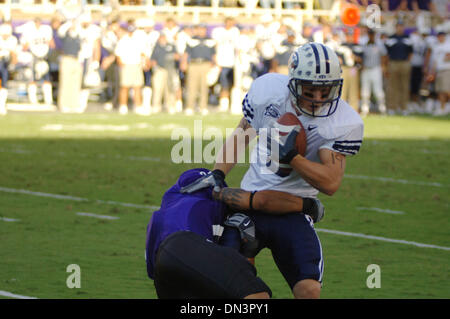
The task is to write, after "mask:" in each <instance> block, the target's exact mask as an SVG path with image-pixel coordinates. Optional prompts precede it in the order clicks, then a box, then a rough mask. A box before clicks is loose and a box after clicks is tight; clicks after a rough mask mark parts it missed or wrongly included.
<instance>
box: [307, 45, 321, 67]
mask: <svg viewBox="0 0 450 319" xmlns="http://www.w3.org/2000/svg"><path fill="white" fill-rule="evenodd" d="M309 45H310V46H311V48H312V49H313V52H314V56H315V58H316V73H317V74H319V73H320V58H319V51H318V50H317V47H316V45H315V44H314V43H310V44H309Z"/></svg>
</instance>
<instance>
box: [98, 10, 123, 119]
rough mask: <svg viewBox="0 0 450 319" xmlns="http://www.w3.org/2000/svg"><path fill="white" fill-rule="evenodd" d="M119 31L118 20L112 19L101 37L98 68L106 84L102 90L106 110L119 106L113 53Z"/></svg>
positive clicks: (117, 80) (115, 62)
mask: <svg viewBox="0 0 450 319" xmlns="http://www.w3.org/2000/svg"><path fill="white" fill-rule="evenodd" d="M119 32H120V23H119V20H117V19H114V20H112V21H111V22H110V23H109V24H108V26H107V27H106V30H105V31H104V33H103V35H102V39H101V43H102V48H103V57H102V62H101V65H100V68H101V70H102V72H103V74H104V81H106V84H107V85H106V88H105V91H104V92H103V94H104V100H106V103H105V104H104V108H105V110H107V111H111V110H112V109H118V108H119V105H118V103H119V67H118V65H117V59H116V55H115V53H114V52H115V50H116V46H117V43H118V42H119Z"/></svg>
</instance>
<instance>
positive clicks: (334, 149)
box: [211, 42, 364, 298]
mask: <svg viewBox="0 0 450 319" xmlns="http://www.w3.org/2000/svg"><path fill="white" fill-rule="evenodd" d="M341 73H342V71H341V67H340V63H339V59H338V57H337V55H336V53H335V52H334V51H333V50H332V49H330V48H329V47H327V46H325V45H323V44H320V43H314V42H311V43H307V44H304V45H303V46H301V47H299V48H298V49H297V50H296V51H295V52H294V53H293V54H292V55H291V57H290V60H289V75H288V76H286V75H281V74H276V73H268V74H266V75H263V76H261V77H259V78H257V79H256V80H255V81H254V82H253V84H252V86H251V88H250V90H249V92H248V94H247V95H246V97H245V98H244V101H243V113H244V117H243V118H242V120H241V121H240V123H239V125H238V127H237V128H236V130H235V131H234V133H233V134H232V135H231V136H230V137H229V138H228V139H227V141H226V143H225V145H224V147H223V149H222V151H221V152H220V153H219V154H218V156H217V159H216V164H215V166H214V171H213V172H212V173H211V175H213V177H214V180H215V182H216V183H217V185H218V186H219V187H218V189H217V190H219V189H220V185H221V180H223V179H224V178H225V176H226V175H227V174H228V173H229V172H230V170H231V169H232V168H233V167H234V165H235V164H236V162H237V158H239V154H237V153H238V150H242V149H244V150H245V147H247V146H248V144H249V142H250V140H252V139H253V138H254V137H256V136H257V135H259V136H260V141H261V140H262V141H263V142H264V137H263V136H264V135H263V134H266V133H269V132H270V129H271V128H273V127H274V123H275V122H276V120H277V119H278V118H279V117H280V116H281V115H283V114H284V113H286V112H291V113H294V114H296V115H297V118H298V119H299V120H300V121H301V122H302V125H303V127H304V129H305V133H306V138H307V147H306V154H305V156H302V155H299V154H298V152H297V150H296V149H295V138H296V135H297V134H298V130H294V129H293V130H292V131H291V132H290V133H289V134H288V135H287V136H286V137H284V138H280V139H279V141H278V142H277V140H276V139H272V140H271V143H258V144H257V147H255V148H254V150H253V152H252V155H251V160H250V168H249V169H248V171H247V173H246V174H245V176H244V178H243V179H242V182H241V188H242V189H243V190H245V191H248V192H251V193H252V194H253V196H252V197H253V199H254V200H255V199H257V197H258V195H259V194H258V191H262V190H276V191H282V192H286V193H289V194H291V195H295V196H299V197H302V198H310V199H315V198H316V196H317V194H318V193H319V192H321V193H324V194H327V195H333V194H334V193H335V192H336V191H337V190H338V189H339V187H340V184H341V182H342V178H343V176H344V171H345V164H346V158H347V157H348V156H352V155H355V154H356V153H358V151H359V148H360V146H361V143H362V138H363V128H364V125H363V121H362V119H361V117H360V116H359V115H358V113H357V112H356V111H355V110H354V109H353V108H352V107H351V106H350V105H348V104H347V102H345V101H343V100H340V95H341V89H342V82H343V80H342V78H341ZM267 135H268V136H269V138H270V133H269V134H266V136H267ZM275 148H278V152H273V154H276V153H278V154H279V158H278V159H276V158H272V156H273V155H272V152H271V151H272V150H274V149H275ZM230 153H231V155H232V156H230ZM222 159H225V160H222ZM230 159H231V160H230ZM272 160H279V161H280V162H284V163H288V164H289V165H290V167H291V168H292V170H291V171H290V172H289V174H283V173H282V172H281V170H279V169H277V168H275V169H272V168H271V167H272V166H273V165H269V163H271V161H272ZM286 175H287V176H286ZM237 195H238V196H239V194H237ZM219 197H220V196H219ZM317 202H318V201H317V200H315V201H314V200H313V201H311V200H310V201H309V203H310V204H307V203H306V202H305V201H304V203H303V205H304V206H305V205H306V204H307V205H311V204H315V203H317ZM304 208H305V207H304ZM249 216H250V217H251V218H252V220H253V221H254V223H255V226H256V238H257V239H258V240H259V247H258V249H257V250H256V251H255V255H256V253H257V252H259V250H260V249H262V248H264V247H267V248H269V249H270V250H271V251H272V255H273V257H274V260H275V262H276V264H277V266H278V268H279V269H280V271H281V273H282V274H283V276H284V278H285V279H286V281H287V282H288V284H289V286H290V287H291V289H292V292H293V294H294V297H295V298H319V296H320V290H321V283H322V275H323V255H322V249H321V245H320V241H319V238H318V236H317V234H316V232H315V230H314V227H313V221H312V220H311V218H310V217H309V216H307V215H306V214H294V213H293V214H285V215H267V214H262V213H260V212H253V213H251V212H250V213H249ZM224 236H225V237H226V234H224Z"/></svg>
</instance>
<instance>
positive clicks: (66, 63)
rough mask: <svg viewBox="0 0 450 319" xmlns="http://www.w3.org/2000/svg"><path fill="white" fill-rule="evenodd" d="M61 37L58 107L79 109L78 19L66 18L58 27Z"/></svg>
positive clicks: (80, 68) (79, 42) (62, 109)
mask: <svg viewBox="0 0 450 319" xmlns="http://www.w3.org/2000/svg"><path fill="white" fill-rule="evenodd" d="M58 35H59V37H60V38H61V53H60V57H59V72H58V73H59V74H58V79H59V80H58V109H59V110H60V111H61V112H63V113H65V112H71V113H72V112H75V113H76V112H79V111H80V93H81V85H82V78H83V67H82V65H81V63H80V61H79V54H80V50H81V30H80V25H79V23H78V21H76V20H75V19H71V20H67V21H66V22H64V23H63V24H62V25H61V26H60V27H59V29H58Z"/></svg>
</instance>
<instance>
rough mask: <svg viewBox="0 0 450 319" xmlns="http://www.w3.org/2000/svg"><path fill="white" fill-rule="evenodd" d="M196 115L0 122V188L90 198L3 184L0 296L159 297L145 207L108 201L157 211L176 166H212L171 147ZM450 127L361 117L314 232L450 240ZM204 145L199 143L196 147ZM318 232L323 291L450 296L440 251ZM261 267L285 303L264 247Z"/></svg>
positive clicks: (329, 294)
mask: <svg viewBox="0 0 450 319" xmlns="http://www.w3.org/2000/svg"><path fill="white" fill-rule="evenodd" d="M199 119H201V118H200V117H183V116H181V115H180V116H169V115H163V114H161V115H156V116H152V117H148V118H144V117H138V116H135V115H131V114H130V115H128V116H125V117H123V116H119V115H116V114H82V115H62V114H26V113H21V114H19V113H15V114H14V113H13V114H8V115H7V116H5V117H1V118H0V128H1V129H0V162H1V163H2V165H1V166H2V170H1V174H0V187H4V188H10V189H25V190H29V191H34V192H43V193H51V194H60V195H70V196H75V197H81V198H86V199H89V201H81V202H80V201H73V200H64V199H54V198H47V197H38V196H31V195H26V194H16V193H10V192H0V217H3V218H14V219H18V220H19V221H16V222H7V221H4V220H1V218H0V242H1V245H0V290H3V291H8V292H11V293H15V294H20V295H25V296H33V297H38V298H156V294H155V291H154V287H153V283H152V281H151V280H149V279H148V278H147V275H146V270H145V260H144V246H145V230H146V226H147V223H148V221H149V219H150V216H151V211H152V210H151V209H150V208H145V207H126V206H121V205H119V204H114V203H106V201H115V202H124V203H134V204H139V205H144V206H159V204H160V199H161V196H162V194H163V193H164V191H165V190H166V189H167V188H168V187H169V186H170V185H171V184H172V183H174V182H175V181H176V179H177V177H178V176H179V174H180V173H181V172H183V171H184V170H186V169H189V168H194V167H202V166H205V167H208V168H211V167H212V165H211V164H204V163H189V164H175V163H173V162H172V161H171V150H172V147H173V146H174V145H176V144H177V143H178V142H179V141H180V140H179V139H176V140H171V134H172V132H173V130H174V129H175V128H188V129H189V130H190V131H191V133H193V130H194V120H199ZM202 120H203V122H202V127H203V130H206V129H208V128H211V127H217V128H219V129H220V130H221V131H222V132H223V133H224V134H225V129H226V128H234V127H235V126H236V125H237V123H238V121H239V117H238V116H229V115H219V114H217V115H209V116H206V117H204V118H202ZM449 124H450V121H449V118H448V117H446V118H439V119H438V118H431V117H426V116H424V117H380V116H370V117H368V118H366V119H365V125H366V126H365V139H364V142H363V146H362V149H361V151H360V153H359V154H358V155H357V156H356V157H353V158H349V159H348V160H347V169H346V174H348V175H349V177H347V178H344V181H343V183H342V186H341V189H340V190H339V191H338V192H337V193H336V194H335V195H334V196H333V197H327V196H324V195H321V196H320V198H321V199H322V201H323V202H324V204H325V206H326V216H325V219H324V220H323V221H322V222H321V223H320V224H317V225H316V227H317V228H318V229H329V230H339V231H345V232H352V233H362V234H367V235H374V236H382V237H386V238H393V239H402V240H407V241H414V242H419V243H425V244H432V245H438V246H443V247H450V237H449V230H450V224H449V218H448V214H449V188H450V173H449V170H448V167H450V159H449V158H450V157H449V154H450V130H449ZM210 142H211V141H210V140H205V141H203V147H205V146H206V145H207V144H208V143H210ZM192 147H193V145H192ZM191 158H192V159H193V156H192V157H191ZM246 168H247V165H246V164H239V165H238V166H237V167H236V168H235V169H234V170H233V171H232V172H231V173H230V175H229V176H228V177H227V182H228V183H229V185H230V186H239V181H240V178H241V177H242V176H243V174H244V173H245V170H246ZM355 176H356V177H355ZM358 176H369V177H386V178H392V179H395V180H407V181H410V182H419V184H413V183H401V182H395V181H381V180H374V179H361V178H358ZM420 183H425V184H420ZM426 183H430V184H426ZM431 183H439V185H436V184H431ZM98 200H101V201H103V202H99V201H98ZM361 207H363V208H373V207H376V208H380V209H390V210H395V211H402V212H404V214H387V213H379V212H374V211H370V210H362V209H361ZM77 212H89V213H94V214H103V215H109V216H116V217H119V219H117V220H102V219H96V218H92V217H86V216H79V215H77V214H76V213H77ZM318 235H319V237H320V239H321V243H322V247H323V252H324V257H325V273H324V284H323V290H322V298H450V287H449V285H448V283H449V281H450V276H449V268H448V267H449V266H448V265H449V263H450V252H449V251H448V250H441V249H433V248H420V247H415V246H411V245H404V244H398V243H388V242H383V241H376V240H373V239H365V238H356V237H347V236H342V235H337V234H330V233H325V232H320V231H319V232H318ZM70 264H78V265H79V266H80V267H81V288H79V289H69V288H67V286H66V280H67V278H68V276H69V275H70V273H67V272H66V267H67V266H68V265H70ZM370 264H377V265H379V266H380V269H381V288H379V289H377V288H375V289H369V288H368V287H367V286H366V279H367V277H368V276H369V275H370V274H371V273H367V272H366V269H367V266H368V265H370ZM256 265H257V269H258V273H259V275H260V276H261V277H262V278H263V279H264V280H265V281H266V283H267V284H268V285H269V286H270V287H271V289H272V291H273V297H274V298H291V297H292V295H291V292H290V290H289V288H288V286H287V284H286V283H285V282H284V279H283V278H282V276H281V275H280V273H279V271H278V269H277V268H276V266H275V264H274V262H273V260H272V257H271V255H270V251H268V250H263V251H262V253H261V254H260V255H259V256H258V257H257V259H256ZM0 298H2V297H0Z"/></svg>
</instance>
